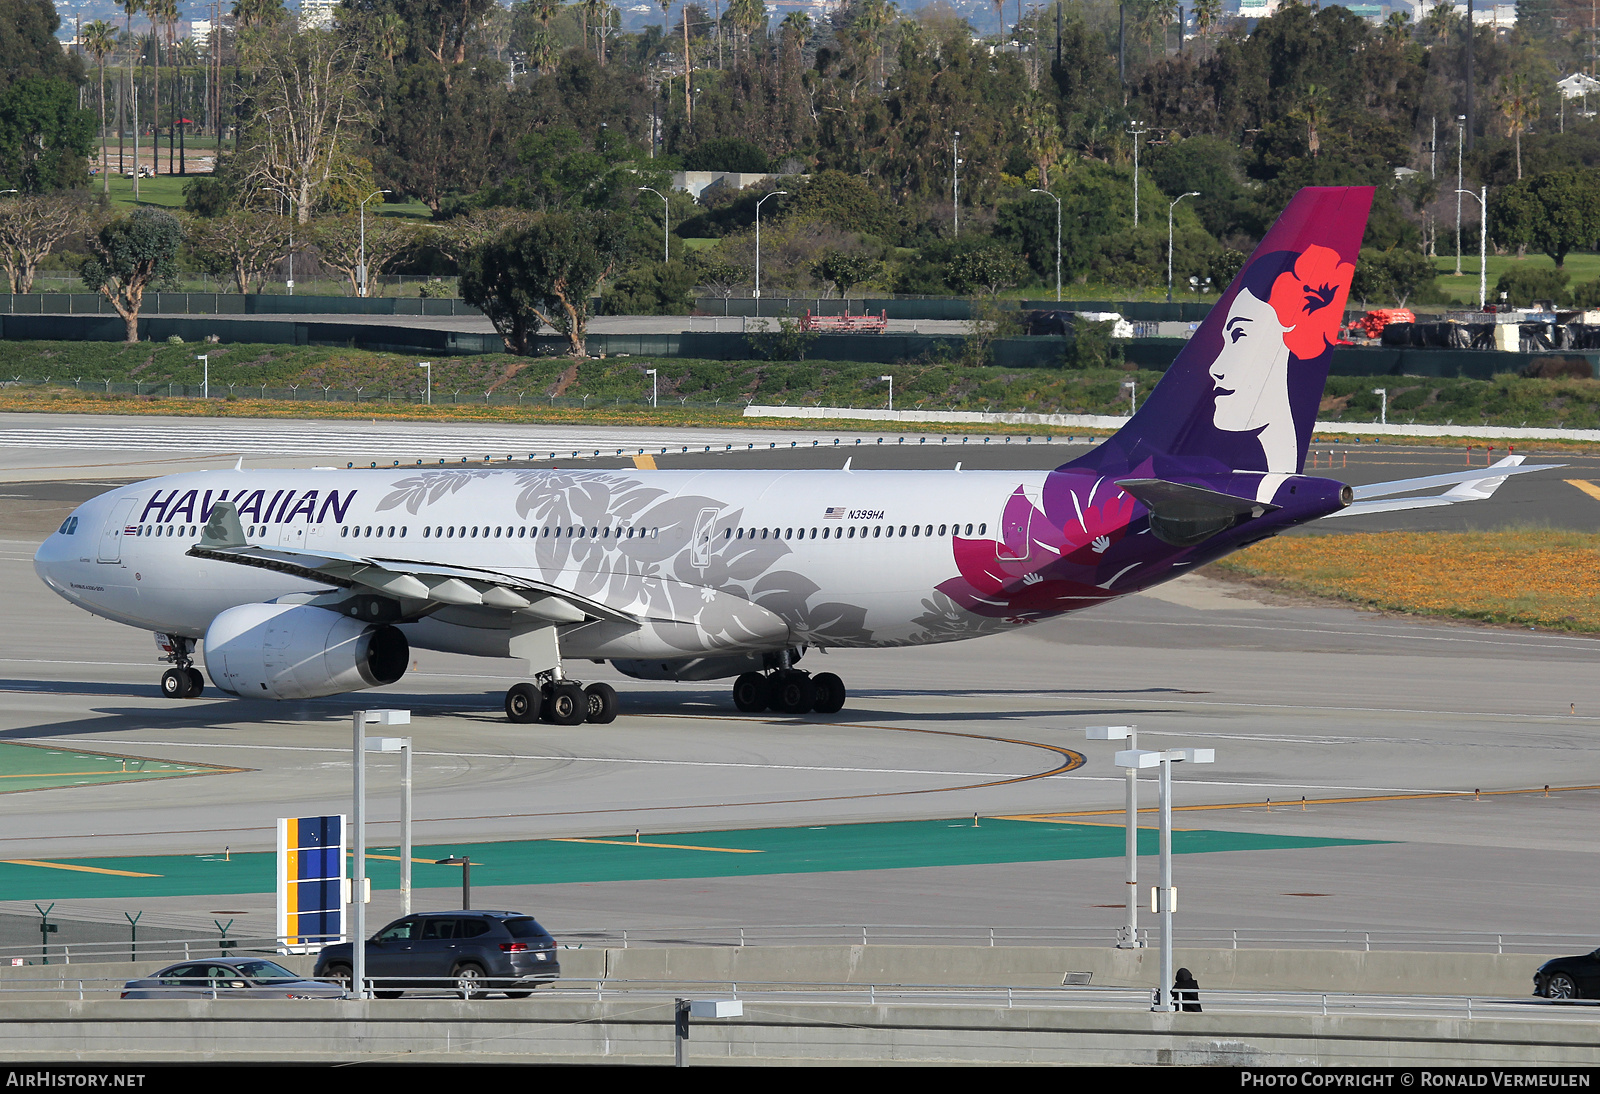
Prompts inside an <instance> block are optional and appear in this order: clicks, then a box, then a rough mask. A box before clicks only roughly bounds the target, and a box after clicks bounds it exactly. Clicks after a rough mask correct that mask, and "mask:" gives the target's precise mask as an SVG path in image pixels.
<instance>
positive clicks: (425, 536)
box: [422, 528, 428, 539]
mask: <svg viewBox="0 0 1600 1094" xmlns="http://www.w3.org/2000/svg"><path fill="white" fill-rule="evenodd" d="M422 538H423V539H427V538H428V529H427V528H424V529H423V530H422Z"/></svg>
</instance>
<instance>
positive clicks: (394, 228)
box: [305, 214, 422, 296]
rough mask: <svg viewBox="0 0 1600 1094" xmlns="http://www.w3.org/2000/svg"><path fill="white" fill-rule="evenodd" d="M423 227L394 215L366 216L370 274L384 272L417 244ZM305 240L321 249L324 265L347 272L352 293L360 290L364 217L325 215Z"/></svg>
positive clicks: (317, 221) (313, 224)
mask: <svg viewBox="0 0 1600 1094" xmlns="http://www.w3.org/2000/svg"><path fill="white" fill-rule="evenodd" d="M421 231H422V230H421V228H420V227H419V226H417V225H415V224H412V223H411V222H410V221H405V220H397V219H396V218H394V217H375V216H368V217H367V218H366V237H365V238H366V259H367V271H368V274H369V275H370V276H376V275H377V274H380V273H382V272H383V270H384V267H386V266H388V265H389V264H390V263H391V262H393V261H394V260H395V259H396V258H398V257H399V256H400V255H401V254H403V253H404V252H405V251H407V250H408V249H410V248H412V247H414V246H416V244H417V243H418V242H419V239H420V236H421ZM305 236H306V237H308V238H306V239H305V242H306V244H307V245H308V246H311V247H315V248H316V249H317V255H318V257H319V258H320V259H321V260H322V264H323V265H324V266H328V267H331V268H332V269H335V270H338V271H339V272H340V273H342V274H344V275H345V277H346V278H347V279H348V280H349V282H350V294H351V295H352V296H354V295H356V294H357V293H358V292H359V291H360V283H361V272H360V271H361V256H362V228H361V217H360V216H359V215H356V214H346V215H345V216H338V217H321V218H319V219H318V220H316V221H313V222H312V224H311V228H310V231H309V232H307V233H305Z"/></svg>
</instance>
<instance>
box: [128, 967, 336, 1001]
mask: <svg viewBox="0 0 1600 1094" xmlns="http://www.w3.org/2000/svg"><path fill="white" fill-rule="evenodd" d="M346 995H347V993H346V991H345V990H344V988H342V987H340V986H339V985H337V984H322V983H318V982H317V981H315V980H308V979H306V978H305V977H303V976H301V975H300V974H299V973H294V972H290V971H289V970H288V969H286V968H284V967H283V966H282V965H279V964H278V963H276V962H274V961H268V960H266V959H265V958H259V957H248V958H239V959H237V960H233V959H230V960H223V961H184V962H181V963H179V964H177V965H168V966H167V967H166V968H164V969H162V970H161V971H160V972H158V973H156V974H155V975H153V976H147V977H143V978H141V979H139V980H129V981H128V982H127V983H126V984H124V985H123V988H122V998H124V999H343V998H345V996H346Z"/></svg>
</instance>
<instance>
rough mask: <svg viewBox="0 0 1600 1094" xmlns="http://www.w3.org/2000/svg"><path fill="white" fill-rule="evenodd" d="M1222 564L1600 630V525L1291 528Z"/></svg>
mask: <svg viewBox="0 0 1600 1094" xmlns="http://www.w3.org/2000/svg"><path fill="white" fill-rule="evenodd" d="M1214 565H1215V566H1216V567H1217V568H1218V569H1219V570H1221V571H1222V572H1223V573H1225V574H1228V575H1232V576H1237V577H1243V578H1248V579H1251V580H1252V581H1254V582H1257V583H1260V584H1263V585H1267V586H1269V587H1274V588H1280V589H1286V590H1290V591H1293V592H1299V593H1309V594H1311V595H1314V596H1322V597H1331V598H1334V599H1337V600H1344V601H1348V602H1350V603H1354V604H1360V605H1364V606H1367V607H1372V608H1380V609H1384V610H1387V611H1397V612H1408V613H1413V614H1417V615H1436V616H1445V617H1449V618H1454V619H1477V620H1482V621H1483V622H1486V623H1502V624H1516V625H1523V626H1536V627H1547V628H1551V629H1554V630H1567V631H1582V632H1596V631H1600V535H1597V534H1593V533H1584V532H1566V531H1553V530H1550V529H1544V528H1520V529H1509V530H1505V531H1498V532H1460V533H1445V532H1374V533H1365V534H1352V535H1303V536H1285V537H1279V538H1277V539H1270V540H1267V541H1265V542H1263V543H1258V544H1256V545H1255V546H1253V547H1250V548H1247V549H1246V550H1244V551H1241V552H1240V553H1238V554H1236V555H1233V556H1231V557H1229V558H1226V559H1223V560H1222V561H1221V562H1217V563H1215V564H1214Z"/></svg>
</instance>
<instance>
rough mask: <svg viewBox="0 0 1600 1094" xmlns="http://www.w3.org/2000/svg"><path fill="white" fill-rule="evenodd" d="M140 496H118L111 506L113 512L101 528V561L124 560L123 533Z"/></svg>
mask: <svg viewBox="0 0 1600 1094" xmlns="http://www.w3.org/2000/svg"><path fill="white" fill-rule="evenodd" d="M138 500H139V499H138V498H118V499H117V502H116V504H115V505H113V506H112V507H111V514H110V515H109V516H108V517H106V523H105V526H104V527H102V528H101V529H100V561H101V562H121V561H122V533H123V532H124V531H126V530H127V527H128V517H129V516H131V515H132V513H133V506H134V503H136V502H137V501H138Z"/></svg>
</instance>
